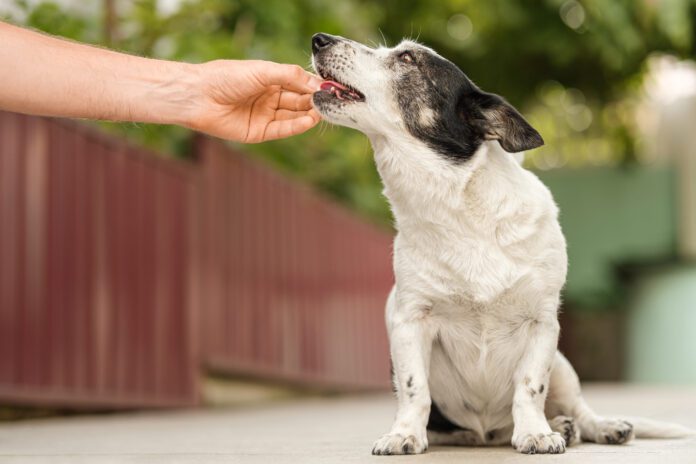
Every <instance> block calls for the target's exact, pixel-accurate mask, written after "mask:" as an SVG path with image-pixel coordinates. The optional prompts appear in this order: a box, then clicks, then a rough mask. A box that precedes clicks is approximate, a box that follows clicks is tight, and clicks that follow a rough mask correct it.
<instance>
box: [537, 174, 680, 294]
mask: <svg viewBox="0 0 696 464" xmlns="http://www.w3.org/2000/svg"><path fill="white" fill-rule="evenodd" d="M537 175H538V176H539V177H540V178H541V180H542V181H543V182H544V183H545V184H546V185H548V186H549V188H550V189H551V191H552V192H553V195H554V197H555V199H556V202H557V203H558V205H559V207H560V210H561V215H560V220H561V226H562V227H563V232H564V233H565V236H566V239H567V241H568V258H569V269H568V283H567V286H566V290H565V299H566V300H567V301H568V302H569V303H572V304H571V307H572V308H577V307H583V308H607V307H611V306H615V304H616V303H617V301H618V299H619V298H620V297H621V294H620V289H619V285H618V282H617V279H616V276H615V269H616V265H617V264H621V263H626V262H640V261H655V260H657V261H660V260H665V259H669V258H671V257H673V256H674V253H675V249H676V206H675V200H674V174H673V172H672V171H671V170H670V169H668V168H646V167H631V168H602V169H599V168H597V169H573V170H570V169H569V170H555V171H549V172H538V173H537Z"/></svg>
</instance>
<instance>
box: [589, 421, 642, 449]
mask: <svg viewBox="0 0 696 464" xmlns="http://www.w3.org/2000/svg"><path fill="white" fill-rule="evenodd" d="M632 439H633V425H632V424H631V423H629V422H626V421H625V420H620V419H604V420H602V421H601V422H599V423H598V424H597V433H596V435H595V442H597V443H604V444H608V445H620V444H622V443H626V442H628V441H630V440H632Z"/></svg>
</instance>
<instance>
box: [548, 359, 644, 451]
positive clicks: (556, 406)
mask: <svg viewBox="0 0 696 464" xmlns="http://www.w3.org/2000/svg"><path fill="white" fill-rule="evenodd" d="M546 415H547V417H554V416H556V415H564V416H569V417H571V418H573V419H574V421H575V424H576V425H577V426H578V428H579V429H580V435H581V437H582V439H583V440H585V441H592V442H595V443H607V444H621V443H626V442H627V441H629V440H631V439H632V438H633V426H632V425H631V424H630V423H628V422H626V421H624V420H620V419H606V418H603V417H601V416H598V415H597V414H595V412H594V411H592V409H590V407H589V406H588V405H587V403H586V402H585V399H584V398H583V397H582V394H581V392H580V381H579V380H578V376H577V374H576V373H575V370H574V369H573V366H571V365H570V363H569V362H568V360H567V359H566V358H565V357H564V356H563V355H562V354H561V353H559V352H556V357H555V358H554V362H553V366H552V369H551V378H550V381H549V395H548V397H547V398H546ZM553 421H554V419H552V420H551V422H550V423H552V428H553Z"/></svg>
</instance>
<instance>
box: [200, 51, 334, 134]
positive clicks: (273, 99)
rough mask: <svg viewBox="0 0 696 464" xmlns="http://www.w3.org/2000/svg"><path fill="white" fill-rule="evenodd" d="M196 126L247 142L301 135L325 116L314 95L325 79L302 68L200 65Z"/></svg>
mask: <svg viewBox="0 0 696 464" xmlns="http://www.w3.org/2000/svg"><path fill="white" fill-rule="evenodd" d="M197 67H198V72H199V79H198V82H199V86H200V88H199V92H198V93H199V96H198V98H197V100H198V101H196V102H195V105H194V108H195V109H194V110H193V111H192V112H191V115H190V118H188V121H189V122H188V125H189V126H190V127H191V128H192V129H196V130H198V131H201V132H205V133H207V134H210V135H214V136H216V137H220V138H224V139H228V140H235V141H239V142H244V143H256V142H264V141H266V140H274V139H280V138H284V137H290V136H292V135H296V134H300V133H302V132H305V131H307V130H309V129H311V128H312V127H314V126H315V125H316V124H317V123H318V122H319V120H320V116H319V113H317V111H316V110H315V109H314V108H313V107H312V94H313V93H314V92H315V91H317V90H318V88H319V84H320V83H321V79H319V78H318V77H316V76H314V75H313V74H310V73H308V72H306V71H305V70H304V69H302V68H301V67H300V66H296V65H289V64H278V63H273V62H270V61H231V60H219V61H212V62H209V63H204V64H201V65H197Z"/></svg>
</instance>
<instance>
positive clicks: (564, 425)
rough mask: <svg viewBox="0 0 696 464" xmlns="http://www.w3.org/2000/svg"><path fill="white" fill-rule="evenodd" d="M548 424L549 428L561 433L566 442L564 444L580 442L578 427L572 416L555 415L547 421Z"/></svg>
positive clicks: (571, 444)
mask: <svg viewBox="0 0 696 464" xmlns="http://www.w3.org/2000/svg"><path fill="white" fill-rule="evenodd" d="M549 426H550V427H551V430H553V431H554V432H558V433H560V434H561V436H562V437H563V439H564V440H565V442H566V446H573V445H576V444H578V443H580V428H578V427H577V425H576V424H575V420H574V419H573V418H572V417H568V416H556V417H554V418H553V419H551V420H550V421H549Z"/></svg>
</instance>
